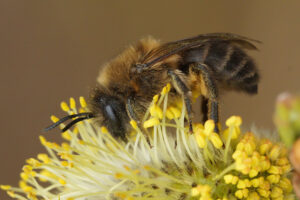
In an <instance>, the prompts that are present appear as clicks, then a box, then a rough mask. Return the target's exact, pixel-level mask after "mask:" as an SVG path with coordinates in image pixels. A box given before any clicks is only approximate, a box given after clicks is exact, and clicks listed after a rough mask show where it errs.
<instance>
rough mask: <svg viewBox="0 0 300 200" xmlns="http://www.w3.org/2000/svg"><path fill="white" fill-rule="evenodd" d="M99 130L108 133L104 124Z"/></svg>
mask: <svg viewBox="0 0 300 200" xmlns="http://www.w3.org/2000/svg"><path fill="white" fill-rule="evenodd" d="M100 130H101V132H102V133H104V134H106V133H108V130H107V128H106V127H105V126H101V128H100Z"/></svg>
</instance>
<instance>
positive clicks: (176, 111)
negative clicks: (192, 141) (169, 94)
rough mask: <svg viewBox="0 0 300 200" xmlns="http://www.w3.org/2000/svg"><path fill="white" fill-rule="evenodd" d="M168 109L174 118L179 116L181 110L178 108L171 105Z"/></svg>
mask: <svg viewBox="0 0 300 200" xmlns="http://www.w3.org/2000/svg"><path fill="white" fill-rule="evenodd" d="M170 110H171V112H172V113H173V115H174V117H175V118H179V117H180V116H181V111H180V110H179V109H178V108H176V107H173V106H171V107H170Z"/></svg>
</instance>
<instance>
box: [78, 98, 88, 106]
mask: <svg viewBox="0 0 300 200" xmlns="http://www.w3.org/2000/svg"><path fill="white" fill-rule="evenodd" d="M79 102H80V105H81V107H82V108H85V107H86V106H87V104H86V101H85V99H84V97H79Z"/></svg>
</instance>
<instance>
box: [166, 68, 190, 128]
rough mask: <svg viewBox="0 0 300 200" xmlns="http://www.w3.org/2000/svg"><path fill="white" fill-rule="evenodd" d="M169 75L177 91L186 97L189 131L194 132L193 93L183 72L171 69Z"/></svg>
mask: <svg viewBox="0 0 300 200" xmlns="http://www.w3.org/2000/svg"><path fill="white" fill-rule="evenodd" d="M168 75H169V76H170V77H171V79H172V83H173V86H174V88H175V89H176V91H177V92H178V93H179V94H181V95H182V96H183V98H184V103H185V107H186V111H187V116H188V121H189V132H190V133H193V124H192V103H191V99H190V97H191V95H192V92H191V90H190V89H189V87H188V86H187V84H186V83H185V82H184V78H183V77H182V76H183V75H182V73H180V72H179V71H178V70H169V71H168Z"/></svg>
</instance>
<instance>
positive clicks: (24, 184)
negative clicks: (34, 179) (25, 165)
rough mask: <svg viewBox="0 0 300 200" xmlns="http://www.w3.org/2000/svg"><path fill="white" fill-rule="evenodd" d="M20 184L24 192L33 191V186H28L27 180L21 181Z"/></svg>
mask: <svg viewBox="0 0 300 200" xmlns="http://www.w3.org/2000/svg"><path fill="white" fill-rule="evenodd" d="M19 186H20V188H21V189H22V190H23V191H24V192H31V191H32V190H33V188H32V187H31V186H28V185H27V184H26V183H25V181H20V182H19Z"/></svg>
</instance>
